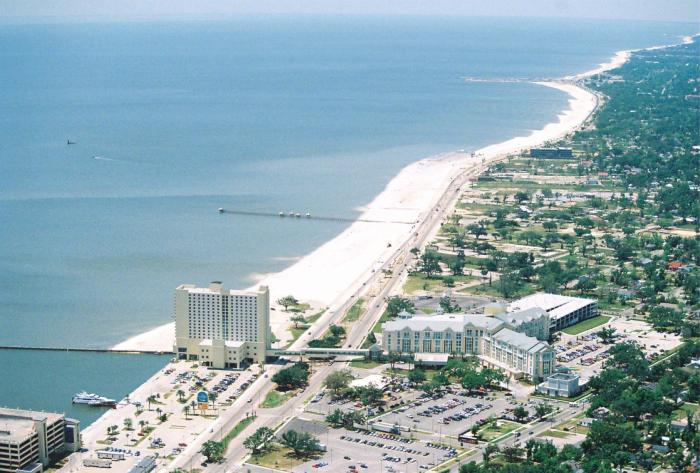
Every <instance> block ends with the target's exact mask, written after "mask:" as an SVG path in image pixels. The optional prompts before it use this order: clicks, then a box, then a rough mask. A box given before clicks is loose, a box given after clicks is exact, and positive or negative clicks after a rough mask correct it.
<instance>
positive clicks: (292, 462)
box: [248, 445, 306, 471]
mask: <svg viewBox="0 0 700 473" xmlns="http://www.w3.org/2000/svg"><path fill="white" fill-rule="evenodd" d="M305 461H306V460H302V459H299V458H296V457H294V456H293V455H292V450H291V449H290V448H287V447H283V446H281V445H275V446H274V447H272V448H271V449H270V450H269V451H268V452H266V453H263V454H261V455H253V456H251V457H250V459H249V460H248V463H250V464H251V465H258V466H262V467H266V468H274V469H277V470H279V469H282V468H284V469H285V470H286V471H289V470H291V469H292V468H294V467H297V466H299V465H301V464H302V463H304V462H305Z"/></svg>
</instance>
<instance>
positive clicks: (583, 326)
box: [562, 315, 610, 335]
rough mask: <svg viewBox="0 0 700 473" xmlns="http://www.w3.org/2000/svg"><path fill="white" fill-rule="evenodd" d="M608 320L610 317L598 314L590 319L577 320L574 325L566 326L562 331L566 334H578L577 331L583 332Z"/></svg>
mask: <svg viewBox="0 0 700 473" xmlns="http://www.w3.org/2000/svg"><path fill="white" fill-rule="evenodd" d="M608 320H610V317H608V316H606V315H599V316H597V317H593V318H592V319H588V320H584V321H583V322H579V323H577V324H575V325H572V326H571V327H566V328H565V329H563V330H562V332H564V333H566V334H568V335H578V334H579V333H582V332H585V331H586V330H590V329H592V328H595V327H598V326H599V325H603V324H604V323H606V322H607V321H608Z"/></svg>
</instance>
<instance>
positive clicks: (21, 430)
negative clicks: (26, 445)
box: [0, 407, 63, 441]
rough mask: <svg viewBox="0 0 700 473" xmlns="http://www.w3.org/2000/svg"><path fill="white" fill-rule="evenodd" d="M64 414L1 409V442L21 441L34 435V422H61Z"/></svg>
mask: <svg viewBox="0 0 700 473" xmlns="http://www.w3.org/2000/svg"><path fill="white" fill-rule="evenodd" d="M62 418H63V414H56V413H53V412H39V411H25V410H22V409H9V408H5V407H0V440H5V441H8V440H10V441H19V440H24V439H26V438H27V437H28V436H31V435H34V432H35V429H34V422H37V421H45V422H46V423H47V424H53V423H54V422H56V421H58V420H61V419H62Z"/></svg>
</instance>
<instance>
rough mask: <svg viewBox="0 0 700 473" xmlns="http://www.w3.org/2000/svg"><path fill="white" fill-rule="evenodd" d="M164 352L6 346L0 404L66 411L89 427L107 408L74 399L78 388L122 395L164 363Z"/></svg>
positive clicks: (0, 369) (0, 373) (114, 396)
mask: <svg viewBox="0 0 700 473" xmlns="http://www.w3.org/2000/svg"><path fill="white" fill-rule="evenodd" d="M170 358H171V357H170V356H167V355H119V354H115V353H83V352H50V353H48V352H39V351H30V350H7V351H3V352H2V355H0V359H1V360H2V363H1V364H0V379H2V382H3V384H2V389H1V390H0V405H2V406H6V407H12V408H20V409H35V410H41V411H49V412H65V414H66V416H68V417H73V418H75V419H78V420H80V422H81V424H82V426H83V427H87V426H88V425H90V423H92V422H93V421H94V420H95V419H97V418H98V417H99V416H100V415H102V413H103V412H105V411H106V410H107V408H99V407H98V408H95V407H89V406H86V405H81V404H72V403H71V398H72V397H73V395H74V394H75V393H76V392H78V391H82V390H85V391H88V392H97V393H99V394H101V395H103V396H107V397H110V398H112V399H117V400H119V399H123V398H124V397H125V396H126V395H127V394H129V393H130V392H131V391H133V390H134V389H136V388H137V387H138V386H139V385H140V384H141V383H143V382H144V381H146V380H147V379H148V378H150V377H151V375H152V374H153V373H155V372H156V371H158V370H159V369H160V368H162V367H163V366H164V365H165V364H166V363H167V362H168V360H169V359H170Z"/></svg>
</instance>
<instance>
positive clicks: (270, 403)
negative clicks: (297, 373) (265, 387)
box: [260, 389, 294, 409]
mask: <svg viewBox="0 0 700 473" xmlns="http://www.w3.org/2000/svg"><path fill="white" fill-rule="evenodd" d="M292 396H294V392H293V391H289V392H286V393H281V392H279V391H275V390H274V389H272V390H270V391H268V393H267V396H265V400H264V401H263V402H262V403H261V404H260V407H261V408H263V409H272V408H273V407H278V406H281V405H282V404H284V403H285V402H287V400H288V399H289V398H290V397H292Z"/></svg>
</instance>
